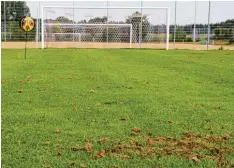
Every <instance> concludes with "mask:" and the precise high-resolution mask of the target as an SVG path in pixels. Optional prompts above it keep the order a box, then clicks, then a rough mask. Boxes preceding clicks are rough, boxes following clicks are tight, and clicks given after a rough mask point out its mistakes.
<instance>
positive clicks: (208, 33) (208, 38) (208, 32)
mask: <svg viewBox="0 0 234 168" xmlns="http://www.w3.org/2000/svg"><path fill="white" fill-rule="evenodd" d="M209 43H210V1H209V11H208V31H207V50H208V49H209Z"/></svg>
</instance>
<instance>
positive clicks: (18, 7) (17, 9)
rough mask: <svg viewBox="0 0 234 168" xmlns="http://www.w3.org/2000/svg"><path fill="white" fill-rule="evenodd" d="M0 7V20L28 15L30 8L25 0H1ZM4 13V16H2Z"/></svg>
mask: <svg viewBox="0 0 234 168" xmlns="http://www.w3.org/2000/svg"><path fill="white" fill-rule="evenodd" d="M4 3H5V6H4ZM4 7H5V8H4ZM1 9H2V10H1V20H5V19H6V20H17V21H18V20H20V19H21V18H23V17H24V16H30V10H29V8H28V6H27V4H26V2H25V1H5V2H3V1H1ZM4 13H5V14H6V18H4Z"/></svg>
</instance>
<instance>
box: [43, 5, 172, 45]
mask: <svg viewBox="0 0 234 168" xmlns="http://www.w3.org/2000/svg"><path fill="white" fill-rule="evenodd" d="M44 8H67V9H106V10H107V11H108V9H141V10H142V9H161V10H166V24H167V25H166V50H168V49H169V33H170V8H169V7H117V6H116V7H108V6H106V7H91V6H83V7H81V6H42V7H41V17H42V25H41V32H42V33H41V35H42V38H41V39H42V49H43V48H44V26H45V24H46V25H49V24H50V25H52V24H54V23H44ZM57 25H58V24H57ZM71 25H75V24H71ZM84 25H86V24H84ZM94 25H98V24H94ZM106 25H111V24H108V22H107V24H106ZM115 25H118V24H115Z"/></svg>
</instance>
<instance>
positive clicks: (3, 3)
mask: <svg viewBox="0 0 234 168" xmlns="http://www.w3.org/2000/svg"><path fill="white" fill-rule="evenodd" d="M5 2H6V1H4V3H3V4H4V9H2V10H4V32H5V34H4V35H5V42H6V4H5Z"/></svg>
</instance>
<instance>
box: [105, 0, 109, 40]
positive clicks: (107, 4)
mask: <svg viewBox="0 0 234 168" xmlns="http://www.w3.org/2000/svg"><path fill="white" fill-rule="evenodd" d="M106 7H107V8H106V24H107V28H106V42H107V44H109V27H108V21H109V10H108V7H109V1H106Z"/></svg>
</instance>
